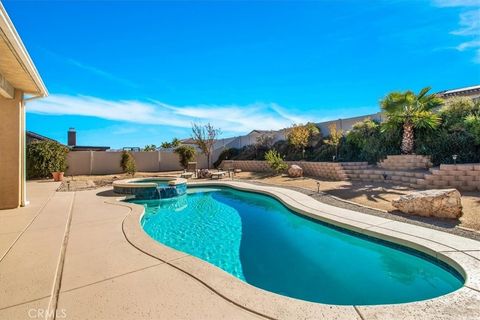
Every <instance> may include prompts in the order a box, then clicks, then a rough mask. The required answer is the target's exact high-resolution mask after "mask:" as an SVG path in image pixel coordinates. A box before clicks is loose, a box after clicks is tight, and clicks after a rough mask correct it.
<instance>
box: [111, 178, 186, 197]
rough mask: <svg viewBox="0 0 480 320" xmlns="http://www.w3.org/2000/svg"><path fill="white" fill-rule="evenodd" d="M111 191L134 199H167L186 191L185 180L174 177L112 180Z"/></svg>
mask: <svg viewBox="0 0 480 320" xmlns="http://www.w3.org/2000/svg"><path fill="white" fill-rule="evenodd" d="M113 191H114V192H115V193H119V194H123V195H131V196H135V198H136V199H142V200H152V199H168V198H174V197H178V196H181V195H184V194H185V193H186V192H187V180H186V179H182V178H175V177H155V178H136V179H126V180H118V181H114V182H113Z"/></svg>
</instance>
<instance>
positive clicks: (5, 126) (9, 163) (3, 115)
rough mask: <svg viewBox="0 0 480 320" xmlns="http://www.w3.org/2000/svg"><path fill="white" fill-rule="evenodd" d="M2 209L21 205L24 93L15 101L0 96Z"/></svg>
mask: <svg viewBox="0 0 480 320" xmlns="http://www.w3.org/2000/svg"><path fill="white" fill-rule="evenodd" d="M0 119H1V120H0V209H8V208H16V207H18V206H20V203H21V180H22V173H21V170H22V161H23V159H22V152H21V148H22V146H21V137H22V134H23V132H22V121H23V111H22V92H21V91H19V90H15V98H14V99H5V98H3V97H2V96H0Z"/></svg>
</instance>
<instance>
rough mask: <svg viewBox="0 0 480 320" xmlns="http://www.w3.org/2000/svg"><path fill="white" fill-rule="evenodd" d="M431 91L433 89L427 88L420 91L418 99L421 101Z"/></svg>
mask: <svg viewBox="0 0 480 320" xmlns="http://www.w3.org/2000/svg"><path fill="white" fill-rule="evenodd" d="M430 89H432V87H425V88H423V89H422V90H420V92H419V93H418V94H417V99H418V100H421V99H422V98H423V97H424V96H425V95H426V94H427V93H428V91H430Z"/></svg>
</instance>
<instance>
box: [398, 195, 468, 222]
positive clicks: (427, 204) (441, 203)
mask: <svg viewBox="0 0 480 320" xmlns="http://www.w3.org/2000/svg"><path fill="white" fill-rule="evenodd" d="M392 205H393V206H394V207H395V208H397V209H399V210H400V211H402V212H404V213H411V214H415V215H419V216H424V217H437V218H451V219H458V218H460V217H461V216H462V200H461V197H460V192H458V191H457V190H456V189H439V190H425V191H418V192H413V193H410V194H407V195H404V196H401V197H400V198H399V199H396V200H393V201H392Z"/></svg>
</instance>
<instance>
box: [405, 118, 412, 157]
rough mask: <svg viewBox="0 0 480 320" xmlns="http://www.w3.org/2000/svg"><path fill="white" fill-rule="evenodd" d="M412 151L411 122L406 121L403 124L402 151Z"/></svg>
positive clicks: (409, 152)
mask: <svg viewBox="0 0 480 320" xmlns="http://www.w3.org/2000/svg"><path fill="white" fill-rule="evenodd" d="M412 152H413V124H412V123H411V122H410V121H406V122H405V123H404V124H403V139H402V153H403V154H411V153H412Z"/></svg>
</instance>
